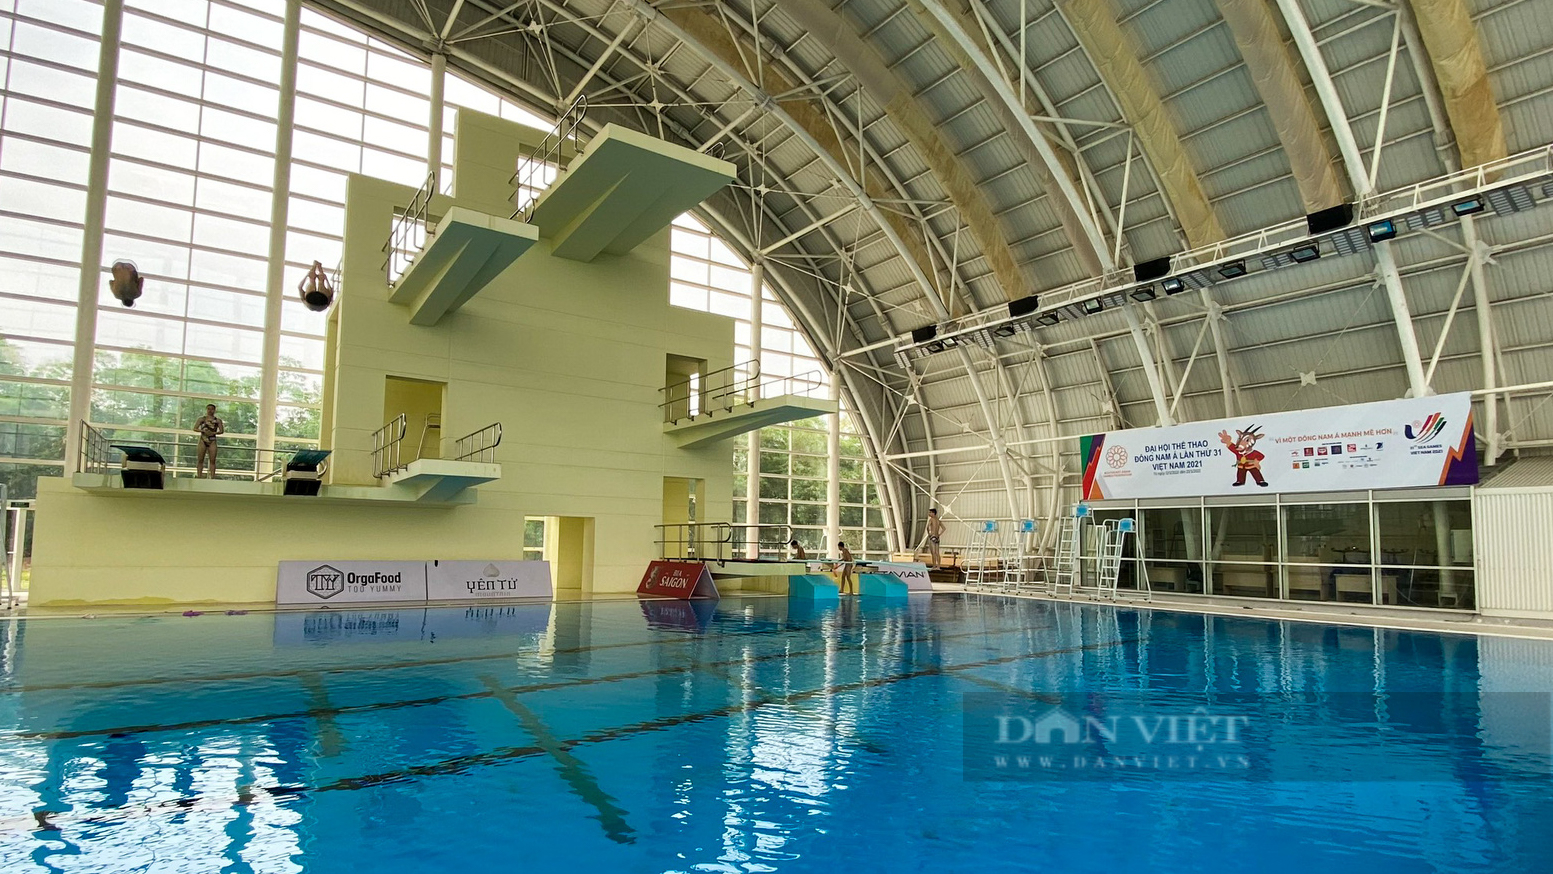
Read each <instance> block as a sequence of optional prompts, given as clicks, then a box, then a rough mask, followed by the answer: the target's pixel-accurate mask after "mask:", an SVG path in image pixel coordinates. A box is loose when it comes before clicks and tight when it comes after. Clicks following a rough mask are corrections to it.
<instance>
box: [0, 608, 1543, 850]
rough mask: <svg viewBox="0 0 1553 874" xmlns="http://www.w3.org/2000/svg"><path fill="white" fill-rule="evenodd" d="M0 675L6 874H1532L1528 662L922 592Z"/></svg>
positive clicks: (39, 635)
mask: <svg viewBox="0 0 1553 874" xmlns="http://www.w3.org/2000/svg"><path fill="white" fill-rule="evenodd" d="M0 659H3V661H0V668H3V673H0V871H4V872H7V874H14V872H32V871H73V872H77V871H78V872H105V871H114V872H118V871H148V872H218V871H222V872H225V871H230V872H285V871H310V872H353V871H361V872H375V874H399V872H412V871H413V872H435V871H454V872H459V874H477V872H498V871H499V872H507V871H562V870H571V871H609V872H616V871H619V872H663V871H730V872H732V871H740V872H743V871H774V872H846V874H866V872H881V874H882V872H890V874H895V872H915V871H934V872H955V871H987V872H1000V871H1050V872H1064V874H1075V872H1078V874H1083V872H1102V871H1103V872H1117V871H1127V872H1135V871H1203V872H1237V874H1239V872H1247V871H1251V872H1257V874H1267V872H1302V874H1305V872H1311V871H1318V872H1322V874H1332V872H1347V871H1362V872H1365V874H1381V872H1426V871H1450V872H1456V871H1506V872H1510V871H1515V872H1528V871H1548V870H1553V825H1550V824H1553V793H1550V792H1549V789H1550V788H1553V782H1550V780H1549V776H1548V774H1549V767H1548V753H1549V749H1548V723H1549V721H1550V716H1553V715H1550V713H1549V711H1548V704H1547V697H1546V692H1547V691H1548V690H1549V689H1553V643H1548V642H1541V641H1522V640H1514V639H1505V638H1481V639H1479V638H1474V637H1470V636H1451V635H1436V634H1427V633H1419V632H1402V631H1384V630H1374V629H1367V628H1348V627H1336V626H1325V625H1317V624H1309V623H1280V622H1273V621H1264V620H1256V619H1241V618H1213V617H1205V616H1200V615H1194V614H1184V613H1170V612H1162V611H1149V610H1133V609H1112V608H1109V607H1103V606H1079V605H1072V604H1051V603H1044V602H1037V601H1029V600H1006V599H1001V598H992V597H985V598H983V597H974V596H961V595H939V596H933V597H915V598H913V599H912V600H911V602H910V603H909V604H905V605H885V604H874V603H872V602H863V603H859V602H857V601H855V600H848V601H846V602H843V603H842V604H841V605H840V606H838V607H831V608H829V609H821V608H813V607H810V608H807V609H805V608H802V607H801V606H799V605H796V604H789V602H787V601H786V600H784V599H775V598H748V599H739V598H728V599H724V600H723V601H721V602H719V603H717V604H715V605H713V604H711V603H706V604H698V605H695V606H687V605H684V604H656V605H644V604H638V603H636V602H631V601H620V602H593V603H584V604H557V605H525V606H512V607H480V608H470V609H465V608H449V609H431V610H424V609H417V610H403V611H393V610H372V611H359V612H358V611H331V612H324V613H287V614H280V615H270V614H254V615H246V616H224V615H207V616H198V617H158V618H98V619H40V620H28V621H25V622H20V623H0ZM1528 693H1530V694H1528ZM1193 718H1196V719H1197V722H1196V723H1190V722H1183V721H1182V720H1191V719H1193ZM1063 719H1072V720H1074V721H1075V722H1076V723H1077V724H1078V725H1079V732H1080V733H1079V735H1077V736H1075V738H1074V740H1073V742H1072V743H1071V744H1067V745H1062V744H1065V743H1066V742H1067V740H1068V738H1067V736H1066V735H1065V734H1063V733H1062V731H1063V729H1064V726H1063V724H1062V720H1063ZM1052 720H1056V721H1055V722H1053V721H1052ZM1182 725H1186V726H1187V727H1186V728H1181V726H1182ZM1194 725H1195V728H1194V727H1193V726H1194ZM1170 726H1174V728H1173V729H1172V728H1169V727H1170ZM1229 726H1233V727H1234V730H1233V731H1226V730H1225V729H1226V728H1227V727H1229ZM1172 730H1174V731H1175V733H1176V735H1177V736H1176V738H1175V739H1174V741H1172V739H1171V738H1170V737H1168V736H1167V735H1168V733H1169V732H1170V731H1172ZM1042 731H1044V732H1045V734H1044V735H1042V734H1041V732H1042ZM1129 731H1132V734H1131V735H1129ZM1041 741H1044V743H1043V742H1041ZM1053 750H1056V751H1057V752H1058V753H1059V754H1058V755H1057V756H1056V757H1055V758H1053V757H1050V756H1048V755H1047V754H1049V753H1051V752H1052V751H1053ZM1021 756H1023V757H1024V759H1025V760H1026V761H1027V764H1028V762H1035V763H1037V764H1036V765H1034V766H1027V767H1025V768H1023V769H1022V770H1021V768H1020V766H1019V764H1018V763H1019V761H1020V760H1021V759H1020V757H1021ZM1043 756H1047V758H1048V759H1049V761H1048V762H1047V766H1042V765H1040V764H1039V763H1040V762H1041V760H1042V757H1043ZM1000 757H1001V761H1002V764H1001V765H1000V764H999V761H1000ZM1010 763H1012V764H1010ZM1048 766H1049V767H1048ZM1032 767H1033V772H1032ZM1043 767H1045V768H1046V770H1043ZM1010 769H1012V770H1010Z"/></svg>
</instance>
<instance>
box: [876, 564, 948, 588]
mask: <svg viewBox="0 0 1553 874" xmlns="http://www.w3.org/2000/svg"><path fill="white" fill-rule="evenodd" d="M873 567H875V568H878V570H879V573H881V574H894V575H895V578H896V579H898V580H900V581H901V582H903V583H905V584H906V588H907V589H908V590H909V591H912V592H931V591H933V581H932V580H930V579H929V578H928V573H927V565H925V564H922V563H920V562H895V561H879V562H874V563H873Z"/></svg>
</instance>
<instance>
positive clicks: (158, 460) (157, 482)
mask: <svg viewBox="0 0 1553 874" xmlns="http://www.w3.org/2000/svg"><path fill="white" fill-rule="evenodd" d="M111 445H112V446H113V448H114V449H117V450H118V451H120V452H122V453H124V461H123V463H122V464H121V465H120V470H119V475H120V477H122V478H123V481H124V488H126V489H160V488H161V487H162V477H163V476H164V475H165V474H166V473H167V461H166V460H165V459H163V458H162V453H160V452H157V451H156V450H155V449H152V448H151V447H149V446H135V445H133V444H128V443H114V444H111Z"/></svg>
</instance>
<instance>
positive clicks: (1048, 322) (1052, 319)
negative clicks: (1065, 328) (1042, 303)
mask: <svg viewBox="0 0 1553 874" xmlns="http://www.w3.org/2000/svg"><path fill="white" fill-rule="evenodd" d="M1060 321H1062V316H1060V315H1058V314H1057V312H1056V311H1055V310H1053V311H1052V312H1049V313H1041V314H1040V315H1038V316H1036V317H1035V322H1036V324H1038V325H1045V326H1046V327H1048V328H1050V327H1051V326H1052V325H1055V324H1057V323H1058V322H1060Z"/></svg>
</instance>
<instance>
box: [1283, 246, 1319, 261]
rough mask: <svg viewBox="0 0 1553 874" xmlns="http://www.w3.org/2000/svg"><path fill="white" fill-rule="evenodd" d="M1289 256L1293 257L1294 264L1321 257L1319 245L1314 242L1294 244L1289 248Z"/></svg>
mask: <svg viewBox="0 0 1553 874" xmlns="http://www.w3.org/2000/svg"><path fill="white" fill-rule="evenodd" d="M1289 257H1290V258H1293V259H1294V263H1296V264H1304V263H1306V262H1309V261H1314V260H1316V259H1317V258H1320V257H1321V246H1320V245H1318V244H1316V243H1305V244H1304V245H1301V246H1295V247H1294V248H1293V249H1290V250H1289Z"/></svg>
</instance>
